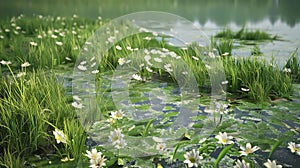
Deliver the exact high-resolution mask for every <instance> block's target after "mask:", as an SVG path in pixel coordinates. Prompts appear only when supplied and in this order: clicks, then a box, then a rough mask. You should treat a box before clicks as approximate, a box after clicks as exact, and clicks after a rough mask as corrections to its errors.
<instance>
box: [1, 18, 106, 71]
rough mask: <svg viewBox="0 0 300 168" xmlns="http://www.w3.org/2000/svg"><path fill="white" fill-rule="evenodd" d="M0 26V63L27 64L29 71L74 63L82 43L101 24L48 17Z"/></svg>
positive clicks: (19, 19)
mask: <svg viewBox="0 0 300 168" xmlns="http://www.w3.org/2000/svg"><path fill="white" fill-rule="evenodd" d="M0 22H1V29H2V33H1V35H2V34H3V37H4V38H3V39H1V40H0V48H1V50H0V54H1V59H4V60H10V61H12V62H25V61H28V62H30V63H31V64H32V66H31V68H43V69H45V68H48V69H51V68H54V67H57V65H60V64H65V63H68V62H73V63H74V62H75V60H76V57H77V55H78V54H79V51H80V48H81V46H82V45H83V44H84V42H85V41H86V39H87V38H88V37H89V36H90V35H91V33H92V32H93V31H94V30H96V29H97V28H99V26H101V25H102V24H103V22H102V21H100V20H89V19H83V18H74V17H72V18H65V17H52V16H44V17H39V16H35V17H26V16H22V17H20V16H19V17H14V18H12V19H11V20H1V21H0ZM12 24H14V26H12ZM5 29H8V30H10V31H9V32H5V31H4V30H5ZM14 66H18V65H14Z"/></svg>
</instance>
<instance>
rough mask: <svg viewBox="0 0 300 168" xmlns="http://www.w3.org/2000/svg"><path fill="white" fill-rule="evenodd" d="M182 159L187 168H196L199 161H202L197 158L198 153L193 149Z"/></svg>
mask: <svg viewBox="0 0 300 168" xmlns="http://www.w3.org/2000/svg"><path fill="white" fill-rule="evenodd" d="M184 158H185V160H184V163H186V164H187V165H188V167H198V164H199V162H200V160H201V159H203V157H202V156H199V151H198V150H197V151H196V150H195V149H193V150H192V151H190V152H186V153H185V154H184Z"/></svg>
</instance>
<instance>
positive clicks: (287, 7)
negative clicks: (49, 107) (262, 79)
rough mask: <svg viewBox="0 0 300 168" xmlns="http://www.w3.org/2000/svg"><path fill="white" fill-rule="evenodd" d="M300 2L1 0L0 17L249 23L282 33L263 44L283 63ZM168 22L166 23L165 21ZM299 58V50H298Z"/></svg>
mask: <svg viewBox="0 0 300 168" xmlns="http://www.w3.org/2000/svg"><path fill="white" fill-rule="evenodd" d="M299 6H300V1H298V0H289V1H280V0H264V1H259V0H240V1H220V0H200V1H197V0H189V1H179V0H166V1H160V0H143V1H135V0H128V1H126V2H125V1H122V0H111V1H106V0H98V1H96V0H90V1H88V2H83V1H80V0H63V1H59V0H54V1H51V2H50V1H38V0H29V1H16V0H12V1H9V0H4V1H1V2H0V19H3V18H7V17H12V16H16V15H19V14H25V15H28V16H32V15H33V14H36V15H38V14H41V15H49V14H50V15H56V16H72V15H73V14H77V15H79V16H82V17H86V18H97V17H98V16H101V17H102V18H103V19H113V18H117V17H120V16H123V15H126V14H129V13H132V12H141V11H163V12H169V13H173V14H176V15H179V16H182V17H184V18H186V19H188V20H190V21H191V22H193V23H194V24H195V26H196V27H199V28H200V29H201V30H202V31H203V32H204V33H205V34H207V35H208V36H211V35H214V34H216V32H218V31H221V30H223V28H224V27H230V28H232V29H234V30H238V29H240V28H241V27H243V26H245V27H247V28H250V29H261V30H264V31H267V32H268V33H270V34H272V35H278V36H280V37H281V38H282V39H283V41H273V42H265V43H259V46H260V48H261V51H262V52H263V53H264V59H266V60H270V59H271V58H272V57H275V60H276V62H277V63H278V64H279V65H280V66H283V65H284V62H285V61H286V60H287V59H288V56H289V54H290V53H291V52H292V51H294V50H295V48H299V47H300V32H299V30H300V23H299V22H300V11H299V10H298V8H297V7H299ZM162 24H164V23H162ZM252 48H253V46H244V47H243V48H241V49H235V50H234V51H233V55H235V56H242V57H247V56H250V55H251V54H250V53H251V49H252ZM298 56H299V57H300V50H298Z"/></svg>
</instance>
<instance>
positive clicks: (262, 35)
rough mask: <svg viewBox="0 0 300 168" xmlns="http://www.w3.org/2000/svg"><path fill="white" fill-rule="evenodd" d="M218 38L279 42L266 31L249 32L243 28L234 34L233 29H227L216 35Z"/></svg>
mask: <svg viewBox="0 0 300 168" xmlns="http://www.w3.org/2000/svg"><path fill="white" fill-rule="evenodd" d="M215 37H217V38H227V39H239V40H258V41H264V40H278V37H277V36H272V35H270V34H268V33H267V32H265V31H261V30H249V29H246V28H245V27H242V28H241V29H240V30H239V31H237V32H233V31H232V30H231V29H229V28H226V29H225V30H223V31H222V32H219V33H217V34H216V35H215Z"/></svg>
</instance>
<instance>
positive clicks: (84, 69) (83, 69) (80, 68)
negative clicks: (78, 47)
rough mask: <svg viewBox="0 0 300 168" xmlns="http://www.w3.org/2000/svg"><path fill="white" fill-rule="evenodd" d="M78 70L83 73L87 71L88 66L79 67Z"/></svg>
mask: <svg viewBox="0 0 300 168" xmlns="http://www.w3.org/2000/svg"><path fill="white" fill-rule="evenodd" d="M77 68H78V69H79V70H81V71H86V70H87V68H86V66H84V65H81V64H80V65H78V66H77Z"/></svg>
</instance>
